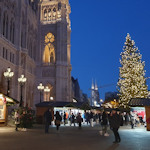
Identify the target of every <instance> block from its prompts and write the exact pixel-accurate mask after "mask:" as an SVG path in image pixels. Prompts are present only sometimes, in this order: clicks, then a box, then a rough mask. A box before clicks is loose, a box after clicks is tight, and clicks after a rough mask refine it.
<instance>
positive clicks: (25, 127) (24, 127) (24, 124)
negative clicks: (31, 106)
mask: <svg viewBox="0 0 150 150" xmlns="http://www.w3.org/2000/svg"><path fill="white" fill-rule="evenodd" d="M22 114H23V117H22V125H23V129H22V131H27V118H28V116H27V111H26V110H23V113H22Z"/></svg>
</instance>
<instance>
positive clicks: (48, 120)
mask: <svg viewBox="0 0 150 150" xmlns="http://www.w3.org/2000/svg"><path fill="white" fill-rule="evenodd" d="M44 120H45V133H48V130H49V125H50V124H51V121H52V114H51V110H50V109H48V110H47V111H46V112H45V113H44Z"/></svg>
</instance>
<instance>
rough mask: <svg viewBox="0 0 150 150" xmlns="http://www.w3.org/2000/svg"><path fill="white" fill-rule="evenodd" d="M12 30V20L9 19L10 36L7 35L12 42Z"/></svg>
mask: <svg viewBox="0 0 150 150" xmlns="http://www.w3.org/2000/svg"><path fill="white" fill-rule="evenodd" d="M12 28H13V19H11V21H10V34H9V36H10V37H9V39H10V41H12Z"/></svg>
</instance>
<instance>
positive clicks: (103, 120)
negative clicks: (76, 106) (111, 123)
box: [101, 111, 108, 136]
mask: <svg viewBox="0 0 150 150" xmlns="http://www.w3.org/2000/svg"><path fill="white" fill-rule="evenodd" d="M107 124H108V119H107V114H106V112H105V111H104V112H103V114H102V122H101V125H102V131H103V133H102V134H103V135H104V136H107V134H108V133H107Z"/></svg>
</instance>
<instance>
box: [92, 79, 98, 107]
mask: <svg viewBox="0 0 150 150" xmlns="http://www.w3.org/2000/svg"><path fill="white" fill-rule="evenodd" d="M90 90H91V98H90V105H91V106H98V105H100V98H99V91H98V86H97V83H96V81H95V84H94V83H93V81H92V86H91V89H90Z"/></svg>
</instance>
